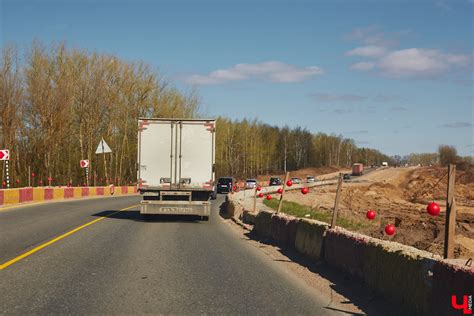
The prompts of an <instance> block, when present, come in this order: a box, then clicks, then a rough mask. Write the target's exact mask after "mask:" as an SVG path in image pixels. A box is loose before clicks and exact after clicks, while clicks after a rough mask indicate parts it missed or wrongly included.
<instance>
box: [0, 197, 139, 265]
mask: <svg viewBox="0 0 474 316" xmlns="http://www.w3.org/2000/svg"><path fill="white" fill-rule="evenodd" d="M136 206H138V204H136V205H132V206H129V207H126V208H123V209H121V210H120V211H116V212H113V213H111V214H109V215H107V216H104V217H100V218H97V219H95V220H93V221H90V222H88V223H86V224H84V225H82V226H79V227H76V228H74V229H73V230H70V231H68V232H67V233H64V234H62V235H61V236H58V237H56V238H54V239H53V240H50V241H48V242H45V243H44V244H41V245H39V246H38V247H36V248H33V249H31V250H30V251H27V252H25V253H23V254H21V255H19V256H18V257H16V258H14V259H12V260H10V261H7V262H5V263H4V264H1V265H0V270H3V269H5V268H6V267H8V266H11V265H12V264H14V263H16V262H18V261H20V260H22V259H25V258H26V257H29V256H31V255H32V254H34V253H35V252H37V251H40V250H41V249H43V248H46V247H48V246H49V245H52V244H54V243H55V242H57V241H60V240H61V239H63V238H66V237H67V236H69V235H72V234H74V233H75V232H78V231H80V230H81V229H84V228H86V227H87V226H90V225H92V224H95V223H97V222H98V221H101V220H103V219H104V218H107V217H109V216H112V215H114V214H117V213H119V212H122V211H126V210H129V209H131V208H134V207H136Z"/></svg>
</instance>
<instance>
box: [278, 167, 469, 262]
mask: <svg viewBox="0 0 474 316" xmlns="http://www.w3.org/2000/svg"><path fill="white" fill-rule="evenodd" d="M472 172H473V170H472V169H471V170H470V171H468V172H463V171H458V173H457V177H456V179H457V181H456V202H457V208H458V212H457V213H458V216H457V225H456V234H457V236H456V237H457V238H456V243H457V244H456V256H457V257H460V258H472V257H474V179H473V178H474V177H473V176H472ZM445 174H446V168H436V167H429V168H428V167H426V168H386V169H381V170H377V171H374V172H372V173H370V174H367V175H364V176H361V177H354V178H353V180H351V181H350V182H346V183H344V185H343V190H342V198H341V203H340V210H341V211H340V212H341V213H340V214H341V216H343V217H346V218H349V219H351V220H353V221H356V222H362V223H364V224H365V225H364V227H363V228H360V229H359V231H360V232H362V233H365V234H367V235H370V236H373V237H378V238H384V239H387V236H386V235H385V234H384V232H383V229H384V227H385V225H386V224H387V223H393V224H394V225H395V226H396V228H397V233H396V234H395V236H394V237H393V238H392V239H393V240H394V241H397V242H400V243H403V244H407V245H411V246H414V247H416V248H419V249H422V250H428V251H431V252H433V253H437V254H442V251H443V242H444V221H445V205H446V201H445V199H446V183H447V177H446V176H445ZM335 192H336V186H326V187H321V188H315V189H312V190H311V193H310V194H308V195H302V194H301V193H299V192H291V193H288V194H287V195H286V196H285V199H288V200H290V201H293V202H297V203H300V204H305V205H309V206H311V207H312V209H313V210H314V211H315V210H318V211H321V212H331V211H332V208H333V206H334V199H335ZM433 200H435V201H436V202H437V203H439V204H440V205H441V209H442V211H441V214H440V216H438V217H432V216H430V215H428V214H427V212H426V206H427V203H429V202H430V201H433ZM369 209H374V210H375V211H376V212H377V217H376V219H375V220H373V221H369V220H367V219H366V218H365V214H366V212H367V210H369Z"/></svg>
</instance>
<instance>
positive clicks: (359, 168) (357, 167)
mask: <svg viewBox="0 0 474 316" xmlns="http://www.w3.org/2000/svg"><path fill="white" fill-rule="evenodd" d="M363 173H364V165H363V164H361V163H355V164H353V165H352V175H353V176H361V175H362V174H363Z"/></svg>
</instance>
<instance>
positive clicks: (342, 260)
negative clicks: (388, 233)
mask: <svg viewBox="0 0 474 316" xmlns="http://www.w3.org/2000/svg"><path fill="white" fill-rule="evenodd" d="M324 248H325V252H324V260H325V261H326V262H327V263H329V264H330V265H332V266H334V267H337V268H339V269H341V270H343V271H346V272H348V273H349V274H351V275H353V276H355V277H357V278H359V279H361V280H363V279H364V268H365V265H364V262H365V258H366V256H367V254H366V252H367V239H366V238H362V237H360V238H357V237H352V236H348V235H347V234H344V233H343V232H341V231H339V230H333V229H330V230H328V231H327V232H326V238H325V240H324Z"/></svg>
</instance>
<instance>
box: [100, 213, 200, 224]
mask: <svg viewBox="0 0 474 316" xmlns="http://www.w3.org/2000/svg"><path fill="white" fill-rule="evenodd" d="M92 216H96V217H108V218H115V219H128V220H132V221H137V222H183V223H195V222H201V217H200V216H193V215H151V214H148V215H146V216H143V215H141V214H140V212H139V211H133V210H132V211H120V212H118V210H107V211H102V212H99V213H96V214H92Z"/></svg>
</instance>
